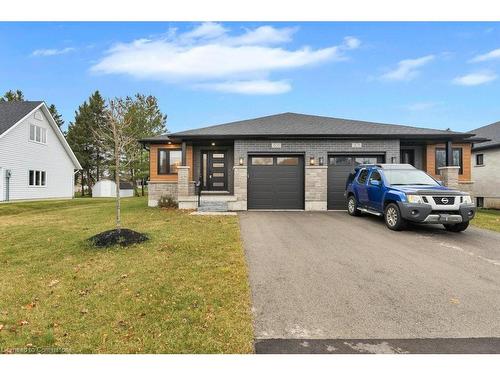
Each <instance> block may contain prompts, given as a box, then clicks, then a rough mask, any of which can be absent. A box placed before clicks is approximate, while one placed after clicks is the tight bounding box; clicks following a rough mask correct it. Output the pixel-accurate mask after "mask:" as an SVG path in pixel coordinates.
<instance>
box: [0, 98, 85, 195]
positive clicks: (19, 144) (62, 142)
mask: <svg viewBox="0 0 500 375" xmlns="http://www.w3.org/2000/svg"><path fill="white" fill-rule="evenodd" d="M78 169H81V166H80V163H79V162H78V160H77V159H76V157H75V155H74V154H73V151H71V148H70V147H69V145H68V143H67V142H66V139H65V138H64V135H63V134H62V132H61V130H60V129H59V127H58V126H57V124H56V123H55V121H54V119H53V118H52V116H51V114H50V112H49V110H48V108H47V106H46V105H45V103H44V102H41V101H25V102H0V201H11V200H20V199H48V198H72V197H73V182H74V172H75V170H78Z"/></svg>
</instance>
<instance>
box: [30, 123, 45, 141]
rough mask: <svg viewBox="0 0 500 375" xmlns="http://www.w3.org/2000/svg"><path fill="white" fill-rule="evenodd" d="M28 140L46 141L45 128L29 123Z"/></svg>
mask: <svg viewBox="0 0 500 375" xmlns="http://www.w3.org/2000/svg"><path fill="white" fill-rule="evenodd" d="M30 141H33V142H38V143H47V129H45V128H42V127H41V126H36V125H33V124H30Z"/></svg>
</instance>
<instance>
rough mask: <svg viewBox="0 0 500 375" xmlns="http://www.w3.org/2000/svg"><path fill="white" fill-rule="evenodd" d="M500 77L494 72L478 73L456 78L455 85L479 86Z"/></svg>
mask: <svg viewBox="0 0 500 375" xmlns="http://www.w3.org/2000/svg"><path fill="white" fill-rule="evenodd" d="M497 78H498V76H497V75H496V74H495V73H493V72H476V73H470V74H466V75H463V76H459V77H456V78H455V79H454V80H453V83H454V84H456V85H461V86H478V85H482V84H485V83H488V82H491V81H494V80H496V79H497Z"/></svg>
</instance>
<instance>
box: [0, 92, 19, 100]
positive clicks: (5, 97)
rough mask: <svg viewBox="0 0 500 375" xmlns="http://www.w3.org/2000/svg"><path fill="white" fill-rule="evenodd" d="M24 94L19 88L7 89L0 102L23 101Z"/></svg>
mask: <svg viewBox="0 0 500 375" xmlns="http://www.w3.org/2000/svg"><path fill="white" fill-rule="evenodd" d="M23 101H24V95H23V92H22V91H21V90H16V91H14V90H9V91H7V92H6V93H5V94H4V95H3V96H2V97H1V98H0V102H23Z"/></svg>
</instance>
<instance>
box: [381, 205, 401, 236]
mask: <svg viewBox="0 0 500 375" xmlns="http://www.w3.org/2000/svg"><path fill="white" fill-rule="evenodd" d="M384 219H385V225H387V228H389V229H391V230H403V229H404V228H405V227H406V220H405V219H403V218H402V217H401V212H400V211H399V207H398V205H397V204H395V203H389V204H388V205H387V207H386V208H385V211H384Z"/></svg>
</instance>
